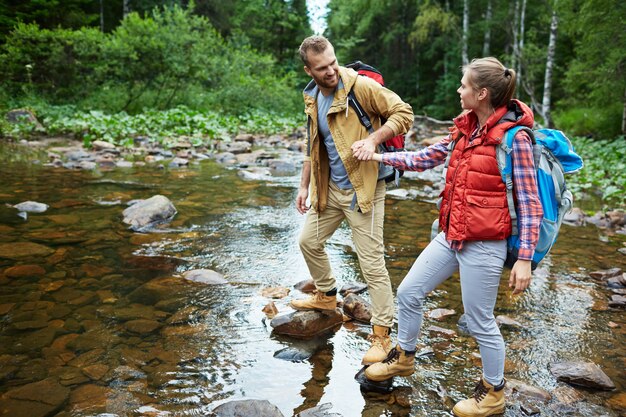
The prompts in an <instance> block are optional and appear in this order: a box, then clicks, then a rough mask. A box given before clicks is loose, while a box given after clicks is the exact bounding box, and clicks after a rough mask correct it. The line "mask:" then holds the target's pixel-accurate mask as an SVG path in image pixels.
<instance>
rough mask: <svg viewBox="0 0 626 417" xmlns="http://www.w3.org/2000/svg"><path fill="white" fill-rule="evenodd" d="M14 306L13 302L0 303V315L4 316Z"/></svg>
mask: <svg viewBox="0 0 626 417" xmlns="http://www.w3.org/2000/svg"><path fill="white" fill-rule="evenodd" d="M13 307H15V303H6V304H0V316H4V315H5V314H7V313H8V312H9V311H11V310H12V309H13Z"/></svg>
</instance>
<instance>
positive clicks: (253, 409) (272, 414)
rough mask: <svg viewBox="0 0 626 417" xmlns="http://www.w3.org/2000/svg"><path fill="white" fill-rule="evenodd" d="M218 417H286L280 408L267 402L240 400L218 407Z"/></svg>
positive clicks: (214, 411)
mask: <svg viewBox="0 0 626 417" xmlns="http://www.w3.org/2000/svg"><path fill="white" fill-rule="evenodd" d="M213 414H215V416H216V417H240V416H246V417H284V415H283V413H281V412H280V410H279V409H278V407H276V406H275V405H274V404H272V403H270V402H269V401H267V400H238V401H230V402H227V403H225V404H222V405H219V406H217V407H216V408H215V409H214V410H213Z"/></svg>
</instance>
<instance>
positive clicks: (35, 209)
mask: <svg viewBox="0 0 626 417" xmlns="http://www.w3.org/2000/svg"><path fill="white" fill-rule="evenodd" d="M13 207H14V208H16V209H18V210H19V211H25V212H27V213H43V212H45V211H46V210H48V207H50V206H48V205H47V204H44V203H38V202H36V201H24V202H22V203H19V204H16V205H14V206H13Z"/></svg>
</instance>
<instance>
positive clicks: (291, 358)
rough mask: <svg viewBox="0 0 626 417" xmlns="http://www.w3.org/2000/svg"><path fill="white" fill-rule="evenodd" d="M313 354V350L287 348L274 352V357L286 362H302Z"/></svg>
mask: <svg viewBox="0 0 626 417" xmlns="http://www.w3.org/2000/svg"><path fill="white" fill-rule="evenodd" d="M314 353H315V350H307V349H305V348H298V347H292V346H289V347H286V348H283V349H280V350H277V351H276V352H274V357H275V358H276V359H280V360H283V361H288V362H303V361H305V360H307V359H309V358H310V357H311V356H313V354H314Z"/></svg>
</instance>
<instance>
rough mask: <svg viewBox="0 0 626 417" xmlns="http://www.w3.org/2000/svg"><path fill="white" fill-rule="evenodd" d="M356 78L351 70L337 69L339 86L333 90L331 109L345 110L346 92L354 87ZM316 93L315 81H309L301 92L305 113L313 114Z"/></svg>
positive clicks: (317, 89)
mask: <svg viewBox="0 0 626 417" xmlns="http://www.w3.org/2000/svg"><path fill="white" fill-rule="evenodd" d="M358 76H359V74H358V73H357V72H356V71H355V70H353V69H352V68H346V67H341V66H340V67H339V84H338V85H337V89H336V90H335V99H334V100H333V104H332V105H331V109H332V108H334V107H336V109H335V110H336V111H342V110H345V109H346V98H347V97H348V92H349V91H350V90H352V88H353V87H354V83H355V82H356V80H357V77H358ZM318 93H319V87H318V86H317V84H315V81H313V80H311V81H309V83H308V84H307V85H306V87H305V88H304V91H303V92H302V95H303V96H304V105H305V109H304V112H305V113H307V114H313V109H314V107H315V102H316V97H317V94H318Z"/></svg>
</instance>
